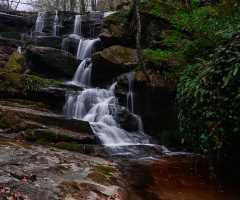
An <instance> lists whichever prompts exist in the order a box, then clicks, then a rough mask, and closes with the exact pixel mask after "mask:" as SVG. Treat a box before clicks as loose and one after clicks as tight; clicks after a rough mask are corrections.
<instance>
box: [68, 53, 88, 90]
mask: <svg viewBox="0 0 240 200" xmlns="http://www.w3.org/2000/svg"><path fill="white" fill-rule="evenodd" d="M91 71H92V62H91V59H90V58H86V59H84V60H83V61H82V62H81V64H80V65H79V66H78V69H77V71H76V72H75V75H74V77H73V79H72V81H71V82H70V83H71V84H74V85H81V86H90V84H91Z"/></svg>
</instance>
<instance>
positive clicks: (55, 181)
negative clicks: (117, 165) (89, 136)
mask: <svg viewBox="0 0 240 200" xmlns="http://www.w3.org/2000/svg"><path fill="white" fill-rule="evenodd" d="M0 163H1V166H0V189H1V190H2V188H5V189H6V190H7V189H8V191H9V190H10V193H12V194H14V193H15V194H16V193H18V192H19V193H18V194H19V195H22V196H27V197H28V198H30V199H33V200H56V199H65V200H67V199H68V200H69V199H72V200H74V199H93V200H95V199H99V197H100V198H101V199H103V198H104V199H105V198H108V197H111V196H113V195H116V194H118V191H117V190H118V189H119V187H117V186H115V185H108V186H106V185H104V184H97V183H95V182H93V181H92V180H91V179H89V178H88V175H89V174H92V173H93V171H94V167H96V166H98V167H99V166H106V167H107V166H109V165H111V166H112V163H110V162H109V161H106V160H104V159H101V158H98V157H91V156H87V155H84V154H81V153H75V152H69V151H66V150H59V149H55V148H46V147H41V146H26V147H23V146H20V145H17V144H14V143H8V142H6V143H4V144H3V142H1V143H0ZM76 188H77V190H76ZM2 191H3V190H2ZM71 192H74V194H72V193H71ZM1 194H2V195H3V196H4V195H6V196H8V197H9V196H11V194H9V193H8V194H7V192H6V193H4V192H3V193H1ZM9 198H10V197H9Z"/></svg>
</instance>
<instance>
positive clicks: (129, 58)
mask: <svg viewBox="0 0 240 200" xmlns="http://www.w3.org/2000/svg"><path fill="white" fill-rule="evenodd" d="M98 53H99V54H100V55H101V56H102V57H104V58H105V59H108V60H113V61H114V60H115V59H119V58H120V59H121V61H120V62H123V63H128V62H136V59H137V58H136V56H137V55H136V54H135V53H134V51H133V49H131V48H126V47H122V46H118V45H115V46H111V47H109V48H107V49H104V51H101V52H98Z"/></svg>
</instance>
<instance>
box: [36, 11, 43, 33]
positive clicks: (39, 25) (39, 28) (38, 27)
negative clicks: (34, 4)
mask: <svg viewBox="0 0 240 200" xmlns="http://www.w3.org/2000/svg"><path fill="white" fill-rule="evenodd" d="M44 16H45V12H39V13H38V17H37V20H36V24H35V28H34V30H33V32H40V33H41V32H42V30H43V27H44Z"/></svg>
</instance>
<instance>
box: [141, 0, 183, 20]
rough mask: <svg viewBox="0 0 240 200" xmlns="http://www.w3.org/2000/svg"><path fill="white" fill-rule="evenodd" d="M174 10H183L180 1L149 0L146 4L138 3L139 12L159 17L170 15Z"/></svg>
mask: <svg viewBox="0 0 240 200" xmlns="http://www.w3.org/2000/svg"><path fill="white" fill-rule="evenodd" d="M176 10H185V5H184V4H183V3H182V2H174V3H172V2H170V1H168V0H149V1H148V4H142V5H140V12H141V14H148V15H154V16H158V17H160V18H165V17H166V16H167V17H171V16H172V15H173V14H174V13H175V11H176Z"/></svg>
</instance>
